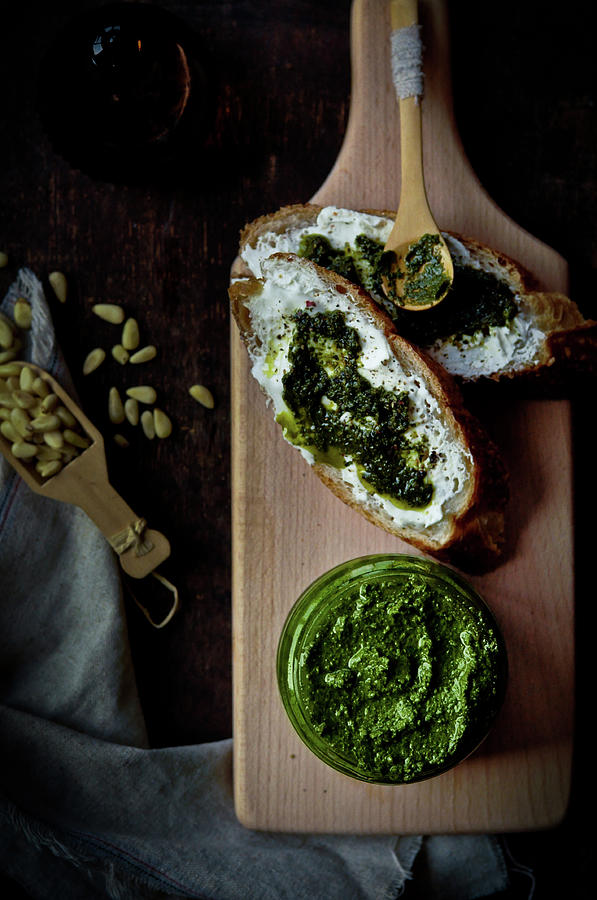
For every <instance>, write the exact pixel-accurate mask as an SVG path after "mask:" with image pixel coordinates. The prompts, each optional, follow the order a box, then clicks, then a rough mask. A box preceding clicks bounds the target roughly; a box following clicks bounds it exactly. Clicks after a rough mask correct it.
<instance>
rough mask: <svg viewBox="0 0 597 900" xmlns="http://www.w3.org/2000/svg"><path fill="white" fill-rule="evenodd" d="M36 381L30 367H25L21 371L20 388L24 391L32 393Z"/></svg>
mask: <svg viewBox="0 0 597 900" xmlns="http://www.w3.org/2000/svg"><path fill="white" fill-rule="evenodd" d="M34 381H35V373H34V372H33V371H32V370H31V369H30V368H29V366H23V368H22V369H21V374H20V375H19V387H20V388H21V390H22V391H31V390H32V389H33V382H34Z"/></svg>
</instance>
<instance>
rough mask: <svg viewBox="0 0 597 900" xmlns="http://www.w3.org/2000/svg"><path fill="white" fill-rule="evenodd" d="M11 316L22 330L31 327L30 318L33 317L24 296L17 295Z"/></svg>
mask: <svg viewBox="0 0 597 900" xmlns="http://www.w3.org/2000/svg"><path fill="white" fill-rule="evenodd" d="M12 317H13V319H14V320H15V324H16V325H18V327H19V328H22V329H23V331H28V330H29V329H30V328H31V319H32V317H33V314H32V311H31V304H30V303H29V301H28V300H25V298H24V297H18V298H17V300H16V302H15V305H14V309H13V311H12Z"/></svg>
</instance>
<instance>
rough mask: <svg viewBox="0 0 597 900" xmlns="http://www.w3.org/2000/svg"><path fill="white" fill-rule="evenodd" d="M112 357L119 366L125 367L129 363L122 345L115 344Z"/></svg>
mask: <svg viewBox="0 0 597 900" xmlns="http://www.w3.org/2000/svg"><path fill="white" fill-rule="evenodd" d="M112 356H113V357H114V359H115V360H116V362H117V363H120V365H121V366H124V365H126V363H127V362H128V361H129V352H128V350H125V349H124V347H123V346H122V344H115V345H114V346H113V347H112Z"/></svg>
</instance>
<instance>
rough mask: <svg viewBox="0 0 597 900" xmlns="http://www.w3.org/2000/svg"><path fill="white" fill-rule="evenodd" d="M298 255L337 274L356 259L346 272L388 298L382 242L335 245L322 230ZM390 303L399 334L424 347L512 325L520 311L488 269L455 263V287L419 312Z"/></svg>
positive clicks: (305, 242) (307, 238)
mask: <svg viewBox="0 0 597 900" xmlns="http://www.w3.org/2000/svg"><path fill="white" fill-rule="evenodd" d="M315 239H317V240H316V241H315ZM314 244H316V245H317V247H318V253H317V259H315V258H314V257H311V256H310V252H311V248H312V246H313V245H314ZM326 248H329V249H326ZM299 256H305V257H307V258H308V259H312V258H313V260H314V262H316V263H318V264H319V265H321V266H324V268H327V269H332V270H333V271H335V272H338V274H344V273H343V272H342V271H341V267H342V264H341V262H340V260H341V259H343V260H344V261H345V262H344V263H343V265H344V266H346V265H347V263H346V261H348V263H352V268H353V271H354V273H355V274H356V277H351V276H350V275H345V276H344V277H346V278H349V280H350V281H353V282H354V283H355V284H359V285H360V286H361V287H363V288H364V289H365V290H366V291H368V292H369V293H371V294H374V295H376V296H377V297H378V298H383V297H384V292H383V287H382V282H381V278H382V275H383V274H384V273H386V272H387V268H388V260H387V255H386V254H384V249H383V244H381V243H380V242H379V241H374V240H372V239H371V238H368V237H366V236H365V235H359V236H358V237H357V238H356V239H355V243H354V247H350V246H349V245H346V247H345V248H344V250H334V248H333V247H332V245H331V244H330V242H329V241H328V240H327V238H325V237H323V236H322V235H304V236H303V238H302V239H301V243H300V247H299ZM386 308H387V311H388V312H389V313H390V315H391V316H392V318H393V320H394V322H395V324H396V327H397V329H398V331H399V333H400V334H402V335H403V336H404V337H406V338H407V339H409V340H411V341H413V342H414V343H416V344H419V345H420V346H423V347H429V346H431V344H433V343H435V341H436V340H440V339H441V340H447V339H448V338H449V339H451V340H452V341H453V342H466V340H467V338H469V339H470V338H471V337H472V336H473V335H477V334H479V333H482V334H488V333H489V329H490V328H491V327H492V326H497V327H500V326H504V325H508V324H509V323H510V322H511V321H512V319H513V318H514V316H515V315H516V312H517V307H516V302H515V300H514V296H513V294H512V291H511V290H510V288H509V287H508V285H507V284H505V282H503V281H500V279H498V278H496V277H495V276H494V275H492V274H491V273H489V272H484V271H482V270H481V269H475V268H473V267H472V266H462V265H458V264H456V263H455V264H454V281H453V284H452V287H451V288H450V290H449V291H448V294H447V295H446V297H445V298H444V299H443V300H442V302H441V303H439V304H438V305H437V306H434V307H432V308H431V309H425V310H420V311H418V312H417V311H410V310H405V309H397V308H396V307H395V305H394V304H389V305H387V307H386Z"/></svg>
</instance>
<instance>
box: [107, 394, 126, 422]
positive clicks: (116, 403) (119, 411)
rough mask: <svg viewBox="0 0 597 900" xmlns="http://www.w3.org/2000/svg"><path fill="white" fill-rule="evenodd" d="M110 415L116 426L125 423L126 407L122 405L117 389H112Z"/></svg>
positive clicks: (109, 405)
mask: <svg viewBox="0 0 597 900" xmlns="http://www.w3.org/2000/svg"><path fill="white" fill-rule="evenodd" d="M108 415H109V416H110V421H111V422H113V424H114V425H120V423H121V422H124V406H123V405H122V400H121V399H120V394H119V393H118V389H117V388H115V387H112V388H110V393H109V395H108Z"/></svg>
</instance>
